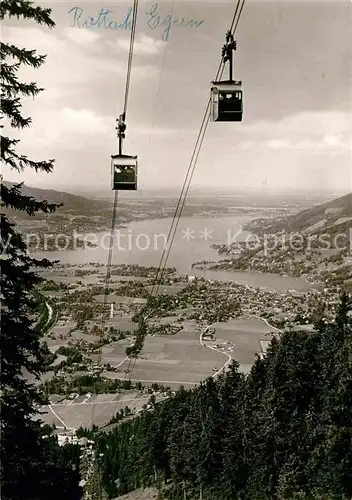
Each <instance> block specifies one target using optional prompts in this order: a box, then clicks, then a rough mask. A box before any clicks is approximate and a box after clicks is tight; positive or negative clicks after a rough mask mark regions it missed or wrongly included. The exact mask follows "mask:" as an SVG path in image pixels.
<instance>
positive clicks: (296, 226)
mask: <svg viewBox="0 0 352 500" xmlns="http://www.w3.org/2000/svg"><path fill="white" fill-rule="evenodd" d="M346 220H348V222H349V227H351V221H352V193H349V194H346V195H345V196H341V197H340V198H336V199H334V200H332V201H330V202H328V203H324V204H322V205H318V206H316V207H313V208H309V209H308V210H303V211H302V212H299V213H298V214H295V215H289V216H288V217H283V218H277V219H271V218H267V219H255V220H253V221H251V222H250V223H249V224H247V226H246V227H245V228H246V229H247V230H248V231H252V232H254V233H257V234H264V233H266V234H272V233H276V232H278V231H286V232H294V231H314V230H316V229H319V230H322V229H328V228H330V229H331V227H332V226H335V225H337V226H339V225H340V224H341V223H342V222H345V221H346Z"/></svg>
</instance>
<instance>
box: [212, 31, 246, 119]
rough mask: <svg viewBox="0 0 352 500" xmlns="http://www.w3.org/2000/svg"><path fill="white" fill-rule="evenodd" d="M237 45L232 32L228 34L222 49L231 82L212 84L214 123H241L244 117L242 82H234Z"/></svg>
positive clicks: (215, 82)
mask: <svg viewBox="0 0 352 500" xmlns="http://www.w3.org/2000/svg"><path fill="white" fill-rule="evenodd" d="M236 47H237V44H236V42H235V41H234V39H233V35H232V33H231V31H229V32H228V33H227V34H226V44H225V45H224V46H223V48H222V57H223V62H224V63H226V61H228V62H229V80H224V81H214V82H211V88H210V120H211V121H212V122H241V121H242V115H243V89H242V82H241V81H237V80H233V78H232V69H233V60H232V59H233V51H234V50H236Z"/></svg>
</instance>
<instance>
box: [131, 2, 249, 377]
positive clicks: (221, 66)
mask: <svg viewBox="0 0 352 500" xmlns="http://www.w3.org/2000/svg"><path fill="white" fill-rule="evenodd" d="M244 3H245V0H242V4H241V0H238V1H237V5H236V9H235V13H234V16H233V19H232V22H231V27H230V31H231V33H232V35H234V34H235V32H236V29H237V26H238V23H239V20H240V17H241V14H242V10H243V7H244ZM238 10H239V13H238ZM237 13H238V17H237V21H236V16H237ZM235 23H236V24H235ZM224 67H225V63H224V61H223V59H222V60H221V62H220V64H219V68H218V71H217V73H216V77H215V80H217V79H218V78H222V73H223V71H224ZM209 107H210V98H209V99H208V103H207V106H206V110H205V113H204V116H203V120H202V124H201V127H200V131H199V134H198V137H197V140H196V144H195V147H194V150H193V153H192V157H191V160H190V164H189V167H188V170H187V173H186V177H185V180H184V183H183V186H182V190H181V194H180V197H179V199H178V203H177V206H176V209H175V213H174V216H173V220H172V223H171V226H170V229H169V233H168V236H167V242H166V245H165V248H164V250H163V252H162V256H161V259H160V262H159V266H158V270H157V273H156V276H155V278H154V283H153V287H152V290H151V292H150V294H149V297H148V301H149V304H150V299H151V298H152V297H153V295H154V290H155V295H157V293H158V291H159V288H160V285H161V281H162V279H163V276H164V273H165V268H166V263H167V260H168V258H169V255H170V251H171V248H172V244H173V242H174V239H175V235H176V231H177V228H178V225H179V221H180V218H181V215H182V211H183V208H184V205H185V202H186V199H187V194H188V191H189V188H190V184H191V181H192V178H193V174H194V170H195V167H196V165H197V161H198V158H199V154H200V151H201V147H202V144H203V140H204V137H205V133H206V130H207V126H208V123H209ZM202 130H203V132H202ZM192 165H193V167H192ZM187 179H188V181H187ZM172 231H173V234H172V236H171V233H172ZM170 236H171V242H170V245H169V246H168V243H169V241H170ZM165 254H166V258H165V260H164V257H165ZM163 260H164V263H163ZM149 304H148V302H147V308H148V305H149ZM150 314H151V312H150V313H149V314H147V315H146V316H145V317H144V318H145V319H146V318H148V317H149V316H150ZM136 361H137V358H134V362H133V366H132V369H131V370H130V366H131V362H132V359H131V358H130V361H129V364H128V368H127V373H128V372H129V373H130V377H131V375H132V372H133V369H134V366H135V364H136ZM130 377H129V378H130Z"/></svg>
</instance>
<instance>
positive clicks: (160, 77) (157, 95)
mask: <svg viewBox="0 0 352 500" xmlns="http://www.w3.org/2000/svg"><path fill="white" fill-rule="evenodd" d="M175 4H176V0H173V2H172V9H171V14H170V16H171V17H172V16H173V14H174V11H175ZM166 52H167V42H165V48H164V51H163V58H162V63H161V71H160V76H159V81H158V88H157V92H156V98H155V103H154V109H156V105H157V102H158V100H159V95H160V90H161V83H162V80H163V75H164V68H165V61H166ZM155 118H156V111H154V114H153V121H152V123H151V130H152V129H153V127H154V124H155ZM150 143H151V132H150V134H149V145H150ZM153 289H154V284H153V288H152V290H151V291H150V292H149V294H148V297H147V301H149V300H150V298H151V296H152V293H153ZM148 317H149V315H146V316H144V319H147V318H148ZM131 362H132V359H131V358H129V364H128V366H127V369H126V370H125V380H126V376H127V374H128V373H129V374H130V376H129V379H130V377H131V374H132V372H133V368H134V365H135V363H136V358H135V359H134V364H133V367H132V370H131V371H130V366H131Z"/></svg>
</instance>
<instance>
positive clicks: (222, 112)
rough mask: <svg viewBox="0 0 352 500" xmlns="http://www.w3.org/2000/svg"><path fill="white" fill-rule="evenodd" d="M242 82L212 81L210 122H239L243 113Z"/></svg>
mask: <svg viewBox="0 0 352 500" xmlns="http://www.w3.org/2000/svg"><path fill="white" fill-rule="evenodd" d="M242 94H243V90H242V82H241V81H232V80H227V81H223V82H212V87H211V100H210V119H211V121H212V122H241V121H242V114H243V101H242Z"/></svg>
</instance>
